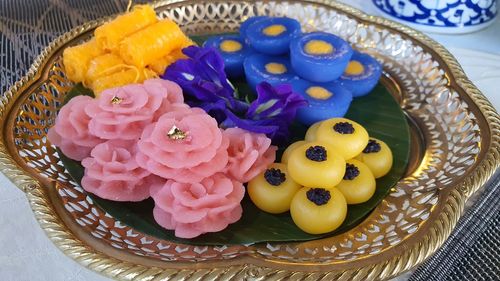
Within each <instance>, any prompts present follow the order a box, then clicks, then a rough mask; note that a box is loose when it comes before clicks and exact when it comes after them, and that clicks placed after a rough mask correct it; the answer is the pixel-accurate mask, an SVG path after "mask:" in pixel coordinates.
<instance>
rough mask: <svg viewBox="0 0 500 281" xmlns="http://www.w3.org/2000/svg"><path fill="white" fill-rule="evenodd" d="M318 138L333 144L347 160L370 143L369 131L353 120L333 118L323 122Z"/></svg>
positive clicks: (317, 134) (317, 133)
mask: <svg viewBox="0 0 500 281" xmlns="http://www.w3.org/2000/svg"><path fill="white" fill-rule="evenodd" d="M316 139H317V140H318V141H323V142H327V143H329V144H330V145H332V147H333V148H334V149H336V150H337V151H338V152H339V153H341V154H342V156H343V157H344V159H346V160H347V159H352V158H354V157H356V155H358V154H360V153H361V151H363V149H364V148H365V147H366V144H367V143H368V132H367V131H366V129H365V128H363V126H361V125H360V124H358V123H356V122H354V121H352V120H349V119H346V118H331V119H328V120H325V121H323V122H321V124H320V125H319V127H318V130H317V132H316Z"/></svg>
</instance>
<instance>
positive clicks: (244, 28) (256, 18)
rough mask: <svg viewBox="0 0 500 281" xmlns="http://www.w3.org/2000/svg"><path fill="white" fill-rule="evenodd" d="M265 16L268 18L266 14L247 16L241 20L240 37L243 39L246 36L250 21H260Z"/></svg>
mask: <svg viewBox="0 0 500 281" xmlns="http://www.w3.org/2000/svg"><path fill="white" fill-rule="evenodd" d="M267 18H268V16H253V17H249V18H248V19H246V20H245V21H244V22H242V23H241V25H240V35H241V38H244V39H245V38H246V37H247V30H248V27H249V26H250V25H251V24H252V23H254V22H257V21H260V20H263V19H267Z"/></svg>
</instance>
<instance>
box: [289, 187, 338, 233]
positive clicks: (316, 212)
mask: <svg viewBox="0 0 500 281" xmlns="http://www.w3.org/2000/svg"><path fill="white" fill-rule="evenodd" d="M290 214H291V216H292V219H293V222H294V223H295V224H296V225H297V226H298V227H299V228H300V229H302V230H303V231H305V232H307V233H311V234H322V233H328V232H331V231H334V230H335V229H337V228H338V227H339V226H340V225H341V224H342V223H343V222H344V220H345V218H346V215H347V203H346V201H345V198H344V195H342V193H341V192H340V191H339V190H338V189H336V188H329V189H325V188H309V187H304V188H301V189H300V190H299V191H298V192H297V193H296V194H295V196H294V197H293V200H292V204H291V206H290Z"/></svg>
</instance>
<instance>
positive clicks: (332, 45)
mask: <svg viewBox="0 0 500 281" xmlns="http://www.w3.org/2000/svg"><path fill="white" fill-rule="evenodd" d="M352 53H353V50H352V48H351V46H350V45H349V43H347V42H346V41H344V40H342V39H341V38H340V37H337V36H335V35H333V34H330V33H324V32H312V33H307V34H303V35H302V36H299V37H296V38H295V39H293V40H292V41H291V42H290V60H291V63H292V66H293V69H294V70H295V72H296V73H297V74H298V75H299V76H300V77H302V78H304V79H306V80H309V81H314V82H320V83H322V82H330V81H334V80H336V79H337V78H339V77H340V75H342V73H343V72H344V69H345V68H346V66H347V64H348V63H349V59H350V58H351V56H352Z"/></svg>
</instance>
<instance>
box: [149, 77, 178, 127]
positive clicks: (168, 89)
mask: <svg viewBox="0 0 500 281" xmlns="http://www.w3.org/2000/svg"><path fill="white" fill-rule="evenodd" d="M143 85H144V88H145V89H146V91H148V93H150V94H152V95H165V94H166V98H164V99H163V102H162V104H161V106H160V108H158V110H157V111H156V113H155V115H154V117H153V121H157V120H158V118H159V117H160V116H162V115H163V114H165V113H167V112H169V111H170V110H171V105H173V104H176V105H180V104H184V96H183V95H182V89H181V87H180V86H179V85H177V83H174V82H172V81H169V80H163V79H149V80H146V81H144V82H143ZM185 106H186V107H187V106H188V105H185Z"/></svg>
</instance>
